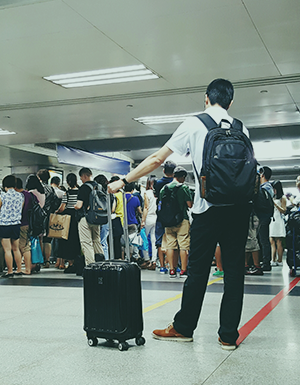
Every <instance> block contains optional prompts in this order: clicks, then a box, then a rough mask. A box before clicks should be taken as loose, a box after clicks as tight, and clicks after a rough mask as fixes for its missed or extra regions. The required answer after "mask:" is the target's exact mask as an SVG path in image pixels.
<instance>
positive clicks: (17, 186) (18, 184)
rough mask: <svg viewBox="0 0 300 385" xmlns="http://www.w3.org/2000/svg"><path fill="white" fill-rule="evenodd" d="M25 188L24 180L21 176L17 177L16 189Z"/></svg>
mask: <svg viewBox="0 0 300 385" xmlns="http://www.w3.org/2000/svg"><path fill="white" fill-rule="evenodd" d="M22 188H23V181H22V179H21V178H16V189H18V190H22Z"/></svg>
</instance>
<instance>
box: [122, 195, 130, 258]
mask: <svg viewBox="0 0 300 385" xmlns="http://www.w3.org/2000/svg"><path fill="white" fill-rule="evenodd" d="M122 197H123V211H124V238H125V254H126V259H127V260H128V261H130V251H129V234H128V219H127V200H126V194H125V192H124V191H123V190H122Z"/></svg>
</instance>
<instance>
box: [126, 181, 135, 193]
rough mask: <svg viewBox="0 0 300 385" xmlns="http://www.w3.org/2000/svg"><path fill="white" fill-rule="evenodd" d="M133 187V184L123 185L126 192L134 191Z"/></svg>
mask: <svg viewBox="0 0 300 385" xmlns="http://www.w3.org/2000/svg"><path fill="white" fill-rule="evenodd" d="M134 186H135V182H131V183H128V184H126V185H125V187H124V190H125V191H126V192H131V191H132V190H134Z"/></svg>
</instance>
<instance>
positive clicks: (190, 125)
mask: <svg viewBox="0 0 300 385" xmlns="http://www.w3.org/2000/svg"><path fill="white" fill-rule="evenodd" d="M205 113H207V114H208V115H210V116H211V117H212V118H213V119H214V120H215V122H216V123H217V124H219V123H220V122H221V120H222V119H226V120H228V121H229V122H230V123H232V121H233V118H232V117H231V116H229V115H228V113H227V111H226V110H224V108H221V107H218V106H213V107H209V108H207V109H206V110H205ZM227 127H228V125H227ZM227 127H226V125H225V123H224V128H227ZM243 132H244V133H245V134H246V135H247V136H248V137H249V132H248V130H247V128H246V127H245V126H244V127H243ZM206 134H207V128H206V127H205V126H204V124H203V123H202V122H201V120H200V119H198V118H197V117H195V116H193V117H190V118H187V119H186V120H185V121H184V122H183V123H182V124H181V125H180V126H179V127H178V128H177V130H176V131H175V132H174V134H173V135H172V137H171V138H170V139H169V140H168V141H167V143H166V146H167V147H168V148H169V149H170V150H172V151H173V152H176V153H177V154H179V155H186V154H187V152H188V151H189V152H190V154H191V158H192V160H193V162H194V163H195V166H196V168H197V172H198V174H199V175H200V171H201V167H202V152H203V145H204V140H205V137H206ZM194 175H195V199H194V205H193V209H192V210H193V213H195V214H201V213H203V212H204V211H206V210H207V209H208V208H209V207H211V206H213V204H212V203H209V202H207V200H205V199H203V198H201V197H200V186H199V182H198V178H197V176H196V174H195V171H194Z"/></svg>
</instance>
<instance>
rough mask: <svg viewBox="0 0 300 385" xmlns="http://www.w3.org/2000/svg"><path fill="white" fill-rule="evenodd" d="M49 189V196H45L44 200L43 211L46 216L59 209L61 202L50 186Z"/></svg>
mask: <svg viewBox="0 0 300 385" xmlns="http://www.w3.org/2000/svg"><path fill="white" fill-rule="evenodd" d="M50 187H51V191H50V192H49V194H46V200H45V205H44V210H45V211H46V212H47V213H48V214H51V213H54V212H55V211H56V210H57V209H58V208H59V206H60V205H61V201H62V199H61V198H58V196H57V195H56V192H55V190H54V188H53V187H52V186H50Z"/></svg>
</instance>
